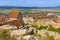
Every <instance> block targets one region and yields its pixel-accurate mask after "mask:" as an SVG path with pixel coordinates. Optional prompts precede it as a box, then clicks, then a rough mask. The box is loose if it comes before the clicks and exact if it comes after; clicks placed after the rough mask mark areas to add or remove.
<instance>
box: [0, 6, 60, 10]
mask: <svg viewBox="0 0 60 40" xmlns="http://www.w3.org/2000/svg"><path fill="white" fill-rule="evenodd" d="M12 8H14V9H60V6H57V7H19V6H0V9H12Z"/></svg>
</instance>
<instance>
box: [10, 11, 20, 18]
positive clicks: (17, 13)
mask: <svg viewBox="0 0 60 40" xmlns="http://www.w3.org/2000/svg"><path fill="white" fill-rule="evenodd" d="M18 15H19V12H18V11H16V10H13V11H11V12H10V16H9V17H10V18H17V17H18Z"/></svg>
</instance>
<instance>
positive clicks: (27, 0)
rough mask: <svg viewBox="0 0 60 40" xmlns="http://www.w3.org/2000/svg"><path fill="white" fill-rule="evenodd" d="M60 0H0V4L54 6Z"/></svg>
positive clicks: (59, 2)
mask: <svg viewBox="0 0 60 40" xmlns="http://www.w3.org/2000/svg"><path fill="white" fill-rule="evenodd" d="M59 5H60V0H0V6H21V7H55V6H59Z"/></svg>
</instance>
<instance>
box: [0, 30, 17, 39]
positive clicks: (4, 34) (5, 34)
mask: <svg viewBox="0 0 60 40" xmlns="http://www.w3.org/2000/svg"><path fill="white" fill-rule="evenodd" d="M0 40H16V39H15V38H11V37H10V33H9V31H8V30H4V29H0Z"/></svg>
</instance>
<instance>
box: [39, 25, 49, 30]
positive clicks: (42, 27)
mask: <svg viewBox="0 0 60 40" xmlns="http://www.w3.org/2000/svg"><path fill="white" fill-rule="evenodd" d="M47 28H48V26H42V25H41V26H40V27H39V28H38V29H39V30H41V29H47Z"/></svg>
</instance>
